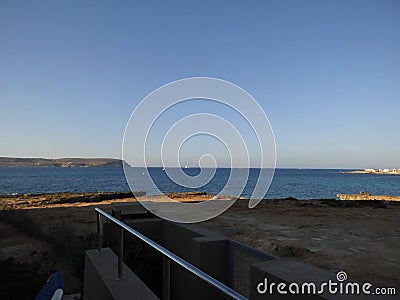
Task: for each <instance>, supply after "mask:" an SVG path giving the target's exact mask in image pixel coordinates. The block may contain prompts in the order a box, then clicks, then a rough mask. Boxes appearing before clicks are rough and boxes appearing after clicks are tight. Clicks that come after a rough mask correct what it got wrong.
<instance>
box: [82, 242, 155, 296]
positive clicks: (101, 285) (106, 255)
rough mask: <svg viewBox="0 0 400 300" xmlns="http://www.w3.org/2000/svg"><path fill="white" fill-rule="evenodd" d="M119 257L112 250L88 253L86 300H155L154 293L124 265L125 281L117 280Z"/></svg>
mask: <svg viewBox="0 0 400 300" xmlns="http://www.w3.org/2000/svg"><path fill="white" fill-rule="evenodd" d="M117 264H118V258H117V256H116V255H115V254H114V253H113V252H112V251H111V250H110V248H103V249H102V251H101V252H98V251H97V250H89V251H86V255H85V280H84V286H83V299H84V300H92V299H96V300H113V299H118V300H128V299H140V300H154V299H158V298H157V297H156V296H155V295H154V293H153V292H152V291H150V289H149V288H148V287H147V286H146V285H145V284H144V283H143V282H142V281H141V280H140V279H139V278H138V277H137V276H136V275H135V274H134V273H133V272H132V271H131V270H130V269H129V268H128V267H127V266H126V265H124V266H123V267H124V279H123V280H117V279H116V274H117Z"/></svg>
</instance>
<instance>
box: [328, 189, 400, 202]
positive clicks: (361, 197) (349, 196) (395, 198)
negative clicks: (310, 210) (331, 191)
mask: <svg viewBox="0 0 400 300" xmlns="http://www.w3.org/2000/svg"><path fill="white" fill-rule="evenodd" d="M336 196H337V197H338V198H339V199H340V200H380V201H400V196H391V195H371V194H369V193H366V192H362V191H361V192H360V193H359V194H337V195H336Z"/></svg>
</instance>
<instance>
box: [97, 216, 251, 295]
mask: <svg viewBox="0 0 400 300" xmlns="http://www.w3.org/2000/svg"><path fill="white" fill-rule="evenodd" d="M95 211H96V213H97V215H98V218H97V221H98V223H100V218H99V215H102V216H104V217H106V218H107V219H109V220H110V221H112V222H114V223H115V224H117V225H118V226H120V227H121V228H122V229H124V230H126V231H128V232H129V233H131V234H133V235H134V236H136V237H137V238H139V239H141V240H142V241H143V242H145V243H146V244H148V245H150V246H151V247H153V248H154V249H156V250H157V251H158V252H160V253H161V254H162V255H164V256H165V257H167V258H169V259H170V260H172V261H173V262H175V263H177V264H178V265H180V266H182V267H183V268H185V269H186V270H188V271H189V272H191V273H193V274H194V275H196V276H197V277H199V278H200V279H202V280H204V281H205V282H207V283H208V284H210V285H212V286H213V287H215V288H216V289H217V290H219V291H221V292H222V293H224V294H225V295H228V296H229V297H231V298H233V299H237V300H246V299H247V298H245V297H244V296H243V295H241V294H239V293H238V292H236V291H235V290H233V289H231V288H230V287H228V286H226V285H225V284H223V283H222V282H220V281H218V280H217V279H215V278H214V277H212V276H210V275H208V274H207V273H204V272H203V271H201V270H200V269H199V268H197V267H195V266H193V265H192V264H190V263H188V262H187V261H185V260H184V259H182V258H180V257H179V256H177V255H176V254H174V253H172V252H171V251H169V250H167V249H166V248H164V247H163V246H161V245H159V244H157V243H156V242H154V241H153V240H151V239H149V238H148V237H146V236H145V235H143V234H141V233H140V232H138V231H136V230H135V229H133V228H131V227H129V226H128V225H126V224H125V223H124V222H121V221H120V220H118V219H116V218H114V217H113V216H111V215H109V214H107V213H106V212H104V211H103V210H101V209H99V208H95ZM97 230H98V232H97V236H98V243H99V247H100V248H101V238H100V232H99V230H100V225H99V224H98V226H97ZM121 236H122V234H121ZM99 250H100V249H99ZM119 259H120V261H122V258H119ZM121 271H122V268H121ZM118 273H120V270H119V271H118Z"/></svg>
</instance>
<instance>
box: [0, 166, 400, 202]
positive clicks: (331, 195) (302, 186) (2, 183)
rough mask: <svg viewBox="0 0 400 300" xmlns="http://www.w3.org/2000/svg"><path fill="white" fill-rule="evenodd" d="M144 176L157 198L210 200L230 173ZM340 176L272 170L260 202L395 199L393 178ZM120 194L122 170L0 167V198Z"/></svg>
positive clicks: (399, 185) (398, 179) (399, 182)
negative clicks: (202, 195)
mask: <svg viewBox="0 0 400 300" xmlns="http://www.w3.org/2000/svg"><path fill="white" fill-rule="evenodd" d="M135 169H136V170H135V171H136V173H137V174H139V175H138V178H137V180H136V182H137V183H138V184H137V186H134V190H137V191H146V192H147V194H148V195H151V194H155V193H154V192H151V189H150V188H149V189H148V187H146V186H143V185H141V184H140V182H141V180H140V174H143V173H144V171H146V170H144V169H142V168H135ZM142 171H143V172H142ZM147 171H148V172H149V174H150V175H151V178H152V180H153V181H154V183H155V184H156V185H157V186H158V187H159V190H160V191H161V192H163V193H168V192H187V191H202V192H207V193H208V194H211V195H212V194H218V192H219V191H221V189H222V188H223V187H224V185H225V184H226V180H227V178H228V177H229V174H230V172H231V170H230V169H224V168H221V169H217V170H216V172H215V175H214V177H213V178H212V180H211V181H210V182H208V183H207V184H205V185H204V186H201V187H197V188H192V189H189V188H186V187H183V186H180V185H178V184H177V183H175V182H174V181H173V180H171V179H170V178H169V177H168V176H167V174H166V172H165V170H163V169H162V168H161V167H152V168H148V169H147ZM346 171H349V170H340V169H276V170H275V174H274V177H273V180H272V183H271V185H270V188H269V190H268V192H267V193H266V194H265V196H264V198H265V199H282V198H289V197H293V198H296V199H300V200H308V199H336V194H346V193H351V194H357V193H359V192H360V191H364V192H368V193H370V194H375V195H400V176H399V175H373V174H345V173H343V172H346ZM184 172H185V173H186V174H187V175H189V176H196V175H198V174H199V172H200V169H198V168H187V169H184ZM259 173H260V170H259V169H251V170H250V173H249V176H248V180H247V184H246V186H245V188H244V190H243V192H242V194H241V195H242V196H243V197H250V196H251V194H252V191H253V189H254V185H255V182H256V181H257V178H258V176H259ZM125 191H130V189H129V185H128V184H127V181H126V179H125V175H124V171H123V169H122V168H110V167H104V168H102V167H95V168H93V167H92V168H90V167H89V168H79V167H77V168H60V167H0V195H18V194H43V193H59V192H72V193H83V192H125ZM148 191H150V193H149V192H148ZM228 192H229V191H228Z"/></svg>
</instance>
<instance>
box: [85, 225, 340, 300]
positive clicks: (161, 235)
mask: <svg viewBox="0 0 400 300" xmlns="http://www.w3.org/2000/svg"><path fill="white" fill-rule="evenodd" d="M126 223H127V224H128V225H129V226H131V227H132V228H134V229H136V230H138V231H139V232H141V233H142V234H144V235H146V236H147V237H149V238H151V239H152V240H154V241H155V242H157V243H158V244H160V245H161V246H163V247H165V248H166V249H168V250H170V251H171V252H173V253H175V254H176V255H178V256H180V257H181V258H183V259H184V260H186V261H187V262H189V263H191V264H193V265H194V266H196V267H198V268H199V269H200V270H202V271H204V272H205V273H207V274H209V275H211V276H213V277H214V278H216V279H217V280H219V281H220V282H222V283H224V284H226V285H228V286H229V282H228V281H229V277H230V274H229V270H230V268H229V264H231V263H232V262H230V261H229V259H230V247H229V239H228V238H227V237H226V236H223V235H220V234H217V233H215V232H213V231H210V230H207V229H204V228H202V227H200V226H198V225H182V224H177V223H173V222H168V221H164V220H161V219H158V218H146V219H135V220H129V221H126ZM235 251H242V250H235ZM107 253H108V252H107ZM243 253H244V255H247V254H248V253H247V252H246V249H243ZM246 253H247V254H246ZM89 254H90V255H89ZM89 254H87V258H86V260H87V262H86V265H87V267H86V265H85V288H84V297H85V298H84V299H112V298H108V297H109V295H111V292H110V291H114V289H113V288H111V287H114V286H115V285H116V283H115V282H114V283H113V284H112V285H110V284H108V285H106V286H102V285H101V284H100V283H99V282H100V281H105V282H112V279H113V278H114V277H115V275H116V274H117V269H116V268H117V267H116V261H117V258H116V256H115V254H113V256H112V255H111V254H107V259H106V260H107V261H109V262H108V263H107V264H108V268H112V269H107V268H106V267H105V266H104V265H103V264H104V263H103V262H102V261H101V260H99V261H95V259H96V258H97V257H98V256H99V254H98V253H96V252H94V253H89ZM253 254H254V253H253ZM108 256H110V257H108ZM111 256H112V257H111ZM231 257H232V256H231ZM112 260H114V262H113V263H111V261H112ZM249 268H250V287H249V288H250V299H266V298H268V299H276V298H279V299H286V298H295V299H340V297H338V296H335V295H329V294H327V293H324V294H322V295H320V296H318V295H316V296H311V295H305V296H300V295H295V296H292V297H290V295H283V296H280V295H278V294H277V293H276V289H275V293H273V294H269V293H266V294H260V293H258V292H257V285H258V284H259V283H261V282H264V280H265V278H267V280H268V283H271V282H274V283H276V284H278V283H280V282H285V283H291V282H297V283H303V282H313V283H315V284H316V285H317V286H319V285H318V284H319V283H322V282H327V281H328V280H329V279H331V280H334V281H335V279H336V276H335V274H333V273H331V272H328V271H326V270H323V269H320V268H317V267H315V266H312V265H308V264H305V263H303V262H301V261H298V260H296V259H294V258H277V259H275V258H274V259H269V260H266V261H263V262H261V263H256V264H254V265H252V266H251V267H249ZM102 272H105V273H107V274H109V275H107V276H109V277H108V278H106V279H105V278H100V277H101V276H104V275H103V274H102ZM87 273H88V274H89V273H90V274H93V275H91V276H90V277H91V278H89V282H87V281H88V280H87V277H88V275H87ZM110 274H111V275H110ZM133 275H134V274H133ZM133 275H130V277H132V278H133V279H132V282H134V284H132V285H131V290H135V293H134V294H137V291H136V289H139V290H141V291H144V293H145V294H144V296H143V297H155V296H154V295H153V294H152V293H151V292H150V293H148V292H149V290H148V289H147V288H146V287H145V286H144V287H143V283H141V281H140V280H138V279H137V277H135V276H133ZM243 275H244V276H245V274H243ZM110 276H111V277H110ZM247 278H248V277H247ZM137 282H140V283H141V284H140V285H137V284H138V283H137ZM246 285H247V283H246ZM93 286H96V288H95V289H94V288H91V289H90V287H93ZM134 286H136V287H134ZM91 293H92V294H91ZM127 294H129V295H133V294H132V292H131V291H129V293H128V291H127ZM88 295H90V296H88ZM98 295H100V296H102V297H103V298H98ZM170 295H171V299H174V300H180V299H190V300H196V299H226V297H225V296H223V295H221V294H220V293H219V292H217V290H216V289H214V288H213V287H211V286H210V285H208V284H207V283H205V282H204V281H202V280H201V279H199V278H198V277H196V276H194V275H192V274H191V273H190V272H189V271H186V270H185V269H183V268H182V267H181V266H178V265H176V264H175V263H173V262H171V265H170ZM92 296H93V297H92ZM141 297H142V296H141ZM113 299H114V298H113ZM115 299H125V298H115ZM129 299H134V298H129ZM138 299H146V298H138ZM149 299H150V298H149Z"/></svg>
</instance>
